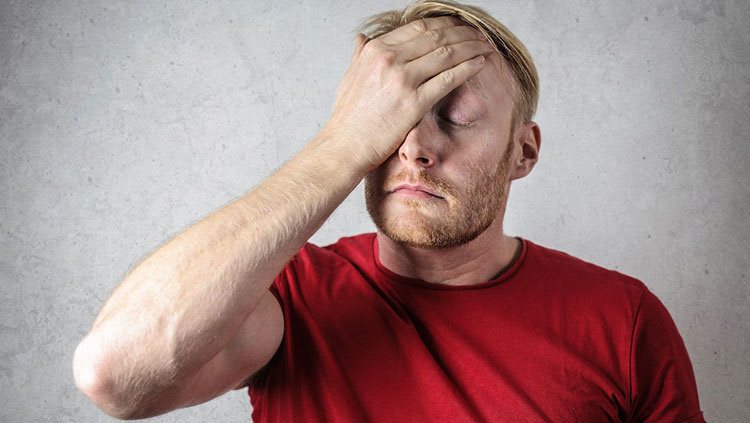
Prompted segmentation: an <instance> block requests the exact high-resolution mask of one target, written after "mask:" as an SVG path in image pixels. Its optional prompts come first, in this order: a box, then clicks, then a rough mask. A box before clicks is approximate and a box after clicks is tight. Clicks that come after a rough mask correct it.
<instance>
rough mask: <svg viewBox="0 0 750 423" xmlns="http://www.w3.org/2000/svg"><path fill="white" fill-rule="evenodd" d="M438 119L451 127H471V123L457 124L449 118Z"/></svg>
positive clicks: (441, 117) (439, 116)
mask: <svg viewBox="0 0 750 423" xmlns="http://www.w3.org/2000/svg"><path fill="white" fill-rule="evenodd" d="M438 119H440V121H441V122H443V123H446V124H448V125H450V126H454V127H457V128H467V127H469V126H471V122H457V121H455V120H453V119H451V118H450V117H448V116H442V115H438Z"/></svg>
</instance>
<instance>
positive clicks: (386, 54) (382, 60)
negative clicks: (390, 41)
mask: <svg viewBox="0 0 750 423" xmlns="http://www.w3.org/2000/svg"><path fill="white" fill-rule="evenodd" d="M397 58H398V54H397V53H396V52H395V51H393V50H383V51H381V52H379V53H378V55H377V58H376V63H377V64H378V65H379V66H382V67H390V66H393V65H394V64H395V63H396V59H397Z"/></svg>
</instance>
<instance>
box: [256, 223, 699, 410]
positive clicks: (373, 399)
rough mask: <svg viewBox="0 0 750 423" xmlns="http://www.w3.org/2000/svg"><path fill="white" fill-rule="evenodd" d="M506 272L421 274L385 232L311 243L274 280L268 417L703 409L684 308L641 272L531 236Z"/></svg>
mask: <svg viewBox="0 0 750 423" xmlns="http://www.w3.org/2000/svg"><path fill="white" fill-rule="evenodd" d="M522 242H523V248H522V252H521V254H520V256H519V257H518V259H517V260H516V261H515V262H514V263H513V264H512V265H511V267H510V268H508V270H507V271H505V272H504V273H503V274H502V275H500V276H499V277H498V278H496V279H493V280H491V281H488V282H484V283H480V284H478V285H473V286H444V285H439V284H432V283H427V282H424V281H420V280H415V279H408V278H404V277H401V276H399V275H396V274H395V273H393V272H391V271H390V270H388V269H386V268H385V267H384V266H383V265H382V264H381V263H380V261H379V259H378V252H377V247H378V246H377V238H376V237H375V234H365V235H359V236H355V237H350V238H342V239H341V240H339V242H337V243H336V244H333V245H330V246H327V247H323V248H321V247H317V246H314V245H312V244H307V245H305V247H304V248H302V249H301V250H300V252H299V253H298V254H297V255H296V256H295V258H294V259H293V260H292V261H291V262H290V263H289V264H288V265H287V266H286V267H285V268H284V270H283V271H282V273H281V274H280V275H279V277H278V278H277V279H276V280H275V281H274V283H273V285H272V286H271V291H272V292H273V293H274V294H275V295H276V297H277V299H278V300H279V303H280V304H281V307H282V310H283V313H284V320H285V322H284V330H285V332H284V337H283V340H282V343H281V346H280V347H279V349H278V351H277V352H276V355H275V356H274V357H273V358H272V359H271V361H270V362H269V363H268V365H267V366H266V367H264V369H263V370H261V371H260V372H259V373H258V374H257V375H256V377H255V378H254V381H253V383H252V384H251V385H250V388H249V394H250V397H251V401H252V405H253V408H254V409H253V421H256V422H365V421H375V422H398V421H429V422H433V421H446V422H479V421H493V422H606V421H623V422H690V423H693V422H703V421H704V420H703V414H702V413H701V411H700V406H699V403H698V393H697V389H696V384H695V377H694V375H693V369H692V366H691V364H690V359H689V358H688V354H687V351H686V350H685V346H684V344H683V341H682V338H681V337H680V334H679V332H678V331H677V328H676V327H675V324H674V322H673V321H672V319H671V317H670V316H669V313H668V312H667V310H666V309H665V308H664V306H663V305H662V303H661V302H660V301H659V299H658V298H656V296H654V294H652V293H651V292H650V291H649V290H648V289H647V288H646V287H645V286H644V285H643V283H641V282H640V281H638V280H636V279H633V278H631V277H629V276H626V275H623V274H621V273H618V272H615V271H612V270H607V269H604V268H601V267H598V266H596V265H593V264H590V263H587V262H584V261H582V260H579V259H577V258H575V257H572V256H570V255H567V254H565V253H562V252H559V251H555V250H552V249H548V248H545V247H542V246H539V245H536V244H534V243H532V242H530V241H528V240H522Z"/></svg>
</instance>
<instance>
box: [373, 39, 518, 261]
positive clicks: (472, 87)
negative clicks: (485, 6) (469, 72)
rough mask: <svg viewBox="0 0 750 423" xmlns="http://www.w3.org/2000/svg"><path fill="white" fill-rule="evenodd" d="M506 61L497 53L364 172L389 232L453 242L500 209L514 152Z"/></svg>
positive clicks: (412, 241) (438, 243) (429, 244)
mask: <svg viewBox="0 0 750 423" xmlns="http://www.w3.org/2000/svg"><path fill="white" fill-rule="evenodd" d="M500 60H501V59H500V57H499V56H498V55H497V54H493V55H491V57H489V58H488V61H487V62H486V65H485V66H484V68H483V69H482V70H481V71H480V73H479V74H478V75H476V76H474V77H473V78H472V79H470V80H469V81H468V82H467V83H465V84H463V85H462V86H460V87H459V88H458V89H456V90H455V91H453V92H452V93H451V94H449V95H448V96H447V97H445V98H444V99H443V100H441V101H440V102H438V103H437V104H436V105H435V107H434V108H433V109H432V110H431V111H430V112H428V113H427V114H426V115H425V116H424V118H423V119H422V120H421V121H420V122H419V123H418V124H417V125H416V126H415V127H414V128H412V130H411V131H410V132H409V134H408V135H407V137H406V139H405V140H404V143H403V144H402V145H401V147H400V148H399V149H398V150H397V151H396V152H395V153H394V154H393V155H392V156H391V157H390V158H389V159H388V160H387V161H386V162H385V163H383V164H382V165H381V166H380V167H378V168H377V169H375V170H374V171H373V172H371V173H370V174H369V175H368V176H367V177H366V178H365V198H366V203H367V210H368V212H369V213H370V216H371V217H372V219H373V222H374V223H375V225H376V226H377V227H378V229H379V230H380V231H381V232H382V233H383V234H385V235H386V236H387V237H389V238H391V239H393V240H394V241H397V242H401V243H404V244H406V245H409V246H413V247H420V248H432V249H434V248H448V247H455V246H458V245H461V244H464V243H466V242H469V241H471V240H472V239H474V238H476V237H477V236H478V235H479V234H481V233H482V232H484V230H486V229H487V228H488V227H489V226H490V224H491V223H492V222H493V221H494V220H495V219H496V218H497V217H498V215H499V214H501V210H502V209H503V208H504V207H503V204H504V200H505V198H506V194H507V193H506V189H507V186H508V180H509V178H508V175H509V164H510V161H511V159H512V155H513V153H514V151H513V140H512V131H511V129H512V128H511V113H512V106H513V88H512V85H511V77H510V76H509V73H508V71H507V70H506V69H504V68H503V67H502V65H501V61H500ZM501 69H502V70H501Z"/></svg>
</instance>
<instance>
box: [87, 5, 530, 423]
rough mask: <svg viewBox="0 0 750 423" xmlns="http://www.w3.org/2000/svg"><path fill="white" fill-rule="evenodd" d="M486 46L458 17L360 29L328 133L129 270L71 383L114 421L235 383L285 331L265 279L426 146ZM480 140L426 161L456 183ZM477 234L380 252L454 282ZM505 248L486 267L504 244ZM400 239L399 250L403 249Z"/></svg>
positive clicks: (520, 162) (517, 166)
mask: <svg viewBox="0 0 750 423" xmlns="http://www.w3.org/2000/svg"><path fill="white" fill-rule="evenodd" d="M485 55H487V56H489V57H491V56H494V55H495V53H494V50H493V49H492V47H491V46H490V45H489V43H488V42H487V41H484V39H483V38H482V36H481V35H480V34H479V33H478V32H477V31H475V30H473V29H471V28H468V27H465V26H463V25H462V24H461V22H460V21H458V20H456V19H453V18H445V17H444V18H431V19H425V20H424V21H420V22H415V23H412V24H408V25H406V26H404V27H401V28H398V29H396V30H394V31H392V32H390V33H388V34H385V35H383V36H382V37H379V38H377V39H374V40H370V41H368V40H367V39H366V38H365V37H364V36H362V35H359V36H358V37H357V40H356V44H355V49H354V54H353V57H352V62H351V64H350V66H349V69H348V70H347V72H346V74H345V75H344V78H343V80H342V82H341V85H340V87H339V91H338V94H337V97H336V102H335V104H334V108H333V112H332V115H331V118H330V120H329V121H328V122H327V123H326V125H325V126H324V128H323V130H322V131H321V132H320V133H319V134H317V135H316V136H315V137H314V138H313V139H312V140H311V141H310V142H309V143H308V144H307V145H306V146H305V147H304V148H303V149H302V150H301V151H300V152H299V153H298V154H296V155H295V156H294V157H293V158H292V159H291V160H290V161H289V162H287V163H286V164H285V165H284V166H282V167H281V168H279V169H278V170H277V171H276V172H275V173H274V174H273V175H272V176H270V177H269V178H268V179H266V180H265V181H264V182H263V183H261V184H260V185H259V186H258V187H257V188H255V189H254V190H252V191H250V192H248V193H247V194H245V195H243V196H242V197H240V198H238V199H237V200H235V201H233V202H231V203H229V204H227V205H226V206H224V207H222V208H220V209H219V210H217V211H215V212H213V213H211V214H210V215H208V216H207V217H205V218H204V219H202V220H200V221H198V222H197V223H196V224H194V225H192V226H190V227H188V228H186V229H185V230H184V231H182V232H181V233H179V234H178V235H176V236H175V237H174V238H172V239H170V240H169V241H167V242H166V243H165V244H164V245H162V246H160V247H159V248H158V249H156V250H155V251H153V252H151V253H150V254H149V255H147V256H146V257H144V258H143V260H141V261H140V262H139V263H138V264H137V265H136V266H135V267H134V268H133V269H132V270H131V271H130V272H129V273H128V274H127V275H126V276H125V278H124V279H123V281H122V282H121V283H120V284H119V285H118V287H117V288H116V289H115V290H114V292H113V293H112V295H111V297H110V298H109V299H108V300H107V302H106V303H105V305H104V307H103V308H102V310H101V312H100V313H99V316H98V317H97V319H96V321H95V322H94V325H93V327H92V328H91V331H90V332H89V333H88V334H87V335H86V337H84V339H83V340H81V342H80V344H79V345H78V348H77V349H76V352H75V355H74V359H73V373H74V376H75V381H76V385H77V386H78V387H79V388H80V389H81V390H82V391H83V392H84V393H85V394H86V395H87V396H88V397H89V398H90V399H91V400H92V401H93V402H94V403H95V404H96V405H97V406H99V407H100V408H101V409H102V410H104V411H105V412H107V413H108V414H110V415H112V416H115V417H118V418H122V419H133V418H145V417H150V416H155V415H159V414H163V413H166V412H168V411H170V410H174V409H177V408H181V407H186V406H189V405H193V404H198V403H201V402H205V401H208V400H210V399H212V398H215V397H217V396H219V395H221V394H222V393H224V392H226V391H228V390H231V389H232V388H239V387H241V386H242V385H243V382H244V381H245V379H246V378H247V377H248V375H252V374H253V373H255V372H256V371H258V370H259V369H260V368H262V367H263V366H264V365H265V364H266V363H267V362H268V360H270V359H271V357H272V356H273V354H274V353H275V351H276V349H277V348H278V346H279V344H280V342H281V339H282V335H283V327H284V319H283V315H282V313H281V309H280V306H279V304H278V302H277V301H276V299H275V297H274V296H273V295H272V294H271V293H270V292H269V291H268V288H269V286H270V285H271V283H272V281H273V279H274V277H275V276H276V275H278V273H279V272H280V271H281V270H282V268H283V267H284V266H285V265H286V263H288V262H289V260H290V259H291V258H292V257H293V256H294V254H295V253H296V252H297V251H298V250H299V249H300V248H301V247H302V246H303V245H304V243H305V242H306V241H307V240H308V239H309V238H310V237H311V236H312V235H313V234H314V233H315V231H317V229H318V228H319V227H320V225H322V224H323V222H324V221H325V220H326V219H327V218H328V216H330V214H331V213H332V212H333V211H334V210H335V209H336V207H338V205H339V204H341V202H342V201H343V200H344V199H345V198H346V197H347V195H349V193H351V192H352V191H353V190H354V188H355V187H356V186H357V185H358V183H359V182H360V181H361V180H362V179H363V178H364V177H365V176H366V175H367V174H368V173H370V172H371V171H373V170H375V169H376V168H378V167H379V166H380V165H381V164H383V163H384V162H386V161H387V160H388V163H387V164H386V165H385V166H384V167H383V168H382V170H378V171H377V172H376V174H379V173H380V172H385V173H383V175H387V174H389V173H391V172H394V171H396V169H397V168H398V167H399V166H402V164H398V162H394V159H392V158H391V157H392V156H394V153H395V152H396V151H397V150H398V151H402V150H403V151H404V152H405V153H406V154H407V157H418V156H419V153H414V152H410V151H412V150H411V149H412V148H415V147H417V146H418V145H421V146H423V147H426V146H427V144H426V142H425V141H424V139H423V138H422V137H421V136H417V135H420V134H421V133H422V132H424V131H426V128H427V127H426V126H423V124H424V125H426V124H427V123H428V122H430V119H429V118H428V119H425V117H426V116H427V115H428V114H429V113H431V112H432V110H433V109H434V108H435V105H436V104H437V103H438V102H439V101H440V100H441V99H443V98H445V97H446V96H447V95H448V94H449V93H451V92H453V91H454V90H455V89H456V88H458V87H460V86H461V85H462V84H464V83H465V82H466V81H467V80H469V79H470V78H472V77H474V76H475V75H477V74H478V73H479V72H480V71H482V69H483V67H484V66H485V62H484V60H483V59H479V60H474V61H472V60H471V59H472V58H475V57H477V56H481V57H484V56H485ZM492 60H493V59H491V58H490V59H489V61H488V63H491V61H492ZM481 82H482V81H481V78H480V79H479V80H477V83H481ZM488 82H489V80H488ZM415 128H416V129H415ZM524 128H525V129H524ZM535 128H536V125H533V124H524V126H522V127H521V128H519V129H516V131H515V132H514V135H513V143H514V144H517V145H518V147H517V148H518V152H516V150H515V149H516V147H514V155H513V161H514V162H513V163H512V164H511V166H510V168H509V169H510V175H511V178H512V177H513V176H514V175H515V176H516V177H521V176H523V174H525V173H528V171H530V170H531V167H533V162H535V161H536V154H535V151H536V150H535V148H536V149H537V150H538V141H533V140H532V141H528V140H529V139H532V138H534V137H533V136H529V134H532V135H533V134H537V136H536V138H534V139H536V140H538V129H535ZM508 129H509V128H506V130H505V131H503V130H502V129H501V128H498V129H497V131H498V133H505V134H508ZM414 131H417V132H414ZM519 134H521V135H519ZM523 134H526V135H523ZM417 141H419V143H417ZM482 145H484V144H482ZM402 146H405V147H403V149H402V148H401V147H402ZM535 146H536V147H535ZM495 147H497V145H495ZM477 148H479V147H476V148H467V149H466V150H463V149H458V150H456V151H454V152H453V153H450V154H449V152H448V150H440V151H442V153H443V157H441V158H440V165H439V166H435V167H434V168H433V169H431V170H429V171H430V172H434V173H435V175H437V176H439V177H440V178H443V179H445V180H446V181H448V182H450V183H451V184H454V185H455V187H456V189H457V192H459V193H460V192H462V191H463V190H464V189H465V186H464V185H462V182H461V176H460V175H461V174H460V172H462V171H465V170H466V169H467V168H468V167H467V166H469V163H471V162H476V163H478V164H479V165H482V164H483V163H484V159H483V158H482V157H481V155H482V153H483V152H486V153H487V154H490V148H489V145H487V146H486V147H482V148H484V150H482V149H479V150H482V151H479V150H477V151H473V152H471V151H470V150H476V149H477ZM459 150H461V151H463V152H460V151H459ZM436 151H437V150H436ZM519 152H521V153H519ZM527 152H528V154H527ZM414 154H416V156H415V155H414ZM495 156H497V154H495ZM396 157H399V156H396ZM389 158H390V159H389ZM436 163H437V162H436ZM480 167H481V166H480ZM384 204H385V205H386V208H385V209H384V212H385V213H386V214H391V213H392V211H391V210H390V208H389V207H390V206H387V204H386V203H384ZM396 213H400V212H396ZM500 221H501V219H495V221H494V222H500ZM497 224H499V223H493V225H497ZM490 228H494V229H492V230H493V231H494V232H493V233H495V232H497V231H498V230H499V231H500V233H501V232H502V231H501V228H500V227H495V226H490ZM488 230H489V229H488ZM488 237H489V236H488ZM381 238H382V237H381ZM482 239H485V235H484V234H482V235H480V236H479V237H477V240H478V241H472V242H471V243H469V244H467V247H462V248H461V249H460V250H458V249H457V250H455V251H454V252H453V253H451V251H445V252H443V251H431V252H427V251H418V250H416V249H403V247H402V246H398V245H392V244H389V243H388V242H387V241H385V240H384V241H383V243H382V245H383V256H382V257H383V259H384V263H387V266H389V267H390V268H392V269H394V270H395V271H397V272H399V273H404V274H406V273H408V272H414V274H415V275H425V276H426V277H425V279H426V280H434V281H443V282H445V283H450V282H461V279H460V278H459V273H460V271H461V270H462V269H464V270H467V269H465V266H466V265H463V264H460V263H459V261H460V260H459V258H460V256H462V257H463V258H464V259H465V260H467V261H471V262H476V261H477V260H479V259H480V258H481V254H482V252H481V251H480V246H482V245H486V246H489V247H490V248H495V247H496V246H495V244H494V243H493V242H494V241H490V240H489V239H486V240H484V241H482ZM479 242H484V243H485V244H480V243H479ZM500 248H502V250H497V251H503V253H500V254H497V256H496V257H495V260H494V261H493V263H494V264H495V265H494V266H493V269H495V268H497V267H499V266H502V265H503V262H504V261H505V259H506V258H507V256H508V254H506V253H505V252H507V251H510V250H511V249H512V248H511V247H510V246H509V245H503V246H502V247H500ZM399 249H403V253H404V254H405V256H404V257H402V258H400V259H399V258H397V255H398V253H399ZM441 256H443V257H445V258H446V259H447V260H449V261H448V262H446V263H453V265H450V266H442V265H441V267H437V268H436V269H439V272H440V274H439V275H437V274H435V275H432V276H431V275H430V274H429V273H430V272H432V271H431V270H430V269H429V268H428V267H425V266H434V265H435V264H436V262H437V261H439V258H438V257H441ZM409 269H412V270H409ZM485 270H487V273H488V274H489V273H491V272H492V271H494V270H490V269H485ZM475 273H476V272H475ZM433 276H434V277H433ZM454 276H455V277H454ZM475 276H478V275H475Z"/></svg>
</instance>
